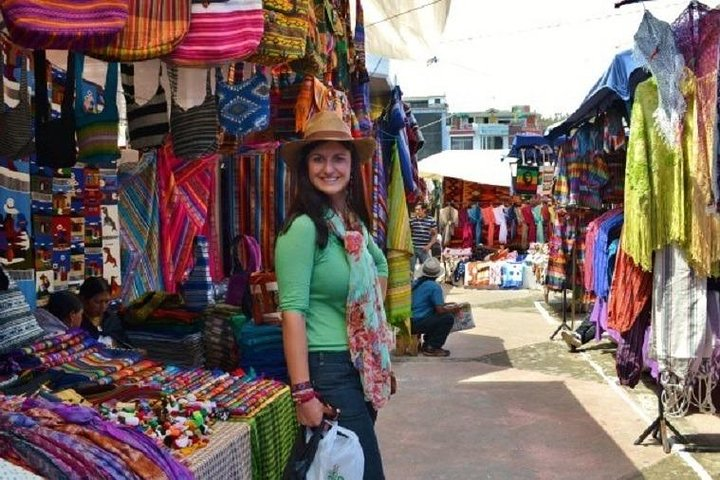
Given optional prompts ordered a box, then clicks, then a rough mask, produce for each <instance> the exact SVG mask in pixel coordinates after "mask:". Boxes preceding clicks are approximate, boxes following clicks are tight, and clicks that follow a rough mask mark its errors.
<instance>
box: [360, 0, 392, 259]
mask: <svg viewBox="0 0 720 480" xmlns="http://www.w3.org/2000/svg"><path fill="white" fill-rule="evenodd" d="M358 5H359V2H358ZM376 140H377V138H376ZM387 185H388V181H387V178H386V176H385V162H384V161H383V158H382V149H380V148H378V149H376V150H375V155H373V159H372V216H373V228H372V232H373V238H374V239H375V243H377V245H378V246H379V247H380V248H383V249H384V248H385V244H386V242H387V222H388V207H387V202H388V193H387Z"/></svg>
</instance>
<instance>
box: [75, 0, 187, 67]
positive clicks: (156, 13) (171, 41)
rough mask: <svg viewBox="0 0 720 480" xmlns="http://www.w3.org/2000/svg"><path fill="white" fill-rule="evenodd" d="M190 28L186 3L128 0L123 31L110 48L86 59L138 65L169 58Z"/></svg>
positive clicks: (175, 0) (182, 0)
mask: <svg viewBox="0 0 720 480" xmlns="http://www.w3.org/2000/svg"><path fill="white" fill-rule="evenodd" d="M189 27H190V2H189V1H188V0H129V17H128V21H127V24H126V25H125V28H123V29H122V30H121V31H120V33H119V34H118V35H117V36H116V37H115V38H114V39H113V41H112V42H111V43H110V45H108V46H106V47H103V48H95V49H92V50H90V51H89V52H88V54H89V55H91V56H93V57H96V58H100V59H102V60H105V61H110V62H137V61H140V60H148V59H151V58H157V57H162V56H164V55H167V54H169V53H170V52H171V51H172V50H173V49H174V48H175V47H176V46H177V45H178V44H179V43H180V42H181V41H182V40H183V39H184V38H185V35H186V34H187V32H188V28H189Z"/></svg>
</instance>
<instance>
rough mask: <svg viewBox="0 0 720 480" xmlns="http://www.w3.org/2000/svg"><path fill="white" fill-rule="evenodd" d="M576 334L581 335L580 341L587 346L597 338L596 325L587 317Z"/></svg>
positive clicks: (576, 330)
mask: <svg viewBox="0 0 720 480" xmlns="http://www.w3.org/2000/svg"><path fill="white" fill-rule="evenodd" d="M575 333H577V334H578V335H580V341H581V342H582V343H583V345H585V344H586V343H587V342H589V341H590V340H593V339H594V338H595V323H594V322H591V321H590V317H589V316H588V317H586V318H585V320H583V321H582V323H581V324H580V325H579V326H578V327H577V328H576V329H575Z"/></svg>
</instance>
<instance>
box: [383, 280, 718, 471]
mask: <svg viewBox="0 0 720 480" xmlns="http://www.w3.org/2000/svg"><path fill="white" fill-rule="evenodd" d="M448 300H450V301H468V302H470V303H471V304H472V305H473V313H474V316H475V321H476V325H477V327H476V328H475V329H473V330H470V331H466V332H461V333H456V334H452V335H451V336H450V338H449V339H448V343H447V344H446V347H447V348H449V349H450V350H452V352H453V354H452V356H451V357H449V358H445V359H438V358H427V357H399V358H396V359H395V371H396V374H397V376H398V379H399V382H400V391H399V393H398V394H397V395H396V397H394V399H393V400H392V401H391V403H390V405H389V406H388V407H386V408H385V409H383V411H382V412H381V413H380V418H379V420H378V426H377V428H378V435H379V438H380V442H381V448H382V451H383V456H384V461H385V466H386V474H387V477H388V478H389V479H405V478H418V479H480V478H497V479H513V478H518V479H525V478H538V479H543V478H547V479H564V478H568V479H571V478H582V479H583V480H589V479H594V478H597V479H616V478H617V479H636V478H637V479H639V478H647V479H671V478H672V479H684V478H719V479H720V453H693V454H688V453H683V454H679V453H672V454H669V455H666V454H664V453H663V451H662V448H661V447H660V446H658V445H657V444H656V443H655V442H654V441H652V440H651V439H649V440H647V441H646V442H645V444H644V445H641V446H635V445H633V442H634V440H635V439H636V438H637V437H638V435H639V434H640V433H641V432H642V431H643V430H644V428H645V427H646V426H647V425H648V424H649V423H650V422H651V421H652V419H654V417H655V415H656V413H657V405H656V402H657V401H656V397H655V395H654V394H653V393H652V391H651V390H649V389H648V388H647V387H646V386H645V385H643V383H641V384H640V385H639V386H638V387H636V388H635V389H633V390H631V389H626V388H624V387H619V386H617V385H614V386H611V385H609V384H608V379H609V381H610V382H611V383H612V382H613V380H615V379H614V375H615V373H614V372H615V364H614V357H613V354H614V346H613V345H612V344H611V343H609V342H601V343H591V344H588V346H586V348H585V349H584V350H583V352H584V353H570V352H569V351H568V349H567V348H566V346H565V344H564V343H563V342H562V340H560V337H559V336H558V337H557V338H556V339H555V340H554V341H550V340H549V336H550V334H551V333H552V332H553V330H555V328H556V326H557V323H556V321H557V317H556V320H553V319H551V318H547V319H546V318H545V317H543V315H541V314H540V313H539V311H538V309H537V308H536V305H535V302H540V304H542V305H543V306H545V307H546V308H547V309H548V310H549V311H550V313H551V314H554V313H555V314H556V313H557V312H556V311H555V310H556V309H554V308H553V307H557V306H558V305H559V302H560V296H559V295H557V296H555V295H551V296H550V304H551V305H550V306H547V305H546V304H545V303H544V300H543V296H542V294H541V293H540V292H528V291H483V290H464V289H452V290H450V291H448ZM579 320H580V317H578V321H579ZM551 322H552V323H551ZM576 325H577V323H576ZM673 423H674V424H675V425H676V427H677V428H678V429H680V431H681V432H682V433H684V434H693V433H702V434H706V435H707V434H711V435H714V437H710V440H711V441H714V442H715V443H716V444H717V445H720V420H719V419H718V418H717V417H714V416H710V415H692V416H689V417H686V418H684V419H679V420H675V421H674V422H673ZM707 439H708V437H705V438H704V440H707ZM687 457H690V458H689V462H690V463H697V465H699V466H700V467H699V468H698V469H696V470H693V469H692V468H691V466H689V464H688V462H687V461H685V460H684V458H687Z"/></svg>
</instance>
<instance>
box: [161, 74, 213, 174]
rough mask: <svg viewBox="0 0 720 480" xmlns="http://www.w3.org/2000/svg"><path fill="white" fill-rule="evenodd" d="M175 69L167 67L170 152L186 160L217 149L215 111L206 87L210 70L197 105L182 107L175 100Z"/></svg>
mask: <svg viewBox="0 0 720 480" xmlns="http://www.w3.org/2000/svg"><path fill="white" fill-rule="evenodd" d="M177 75H178V73H177V69H176V68H175V67H170V68H169V69H168V77H169V78H170V103H171V111H170V132H171V133H172V142H173V152H174V153H175V155H176V156H178V157H180V158H182V159H185V160H189V159H194V158H199V157H203V156H207V155H210V154H213V153H215V152H217V150H218V147H219V144H218V111H217V102H216V100H215V95H213V94H212V90H211V88H210V70H208V71H207V78H206V80H205V100H203V103H201V104H200V105H197V106H194V107H190V108H188V109H187V110H185V109H183V108H182V107H181V106H180V105H179V104H178V103H177V81H178V80H177Z"/></svg>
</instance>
